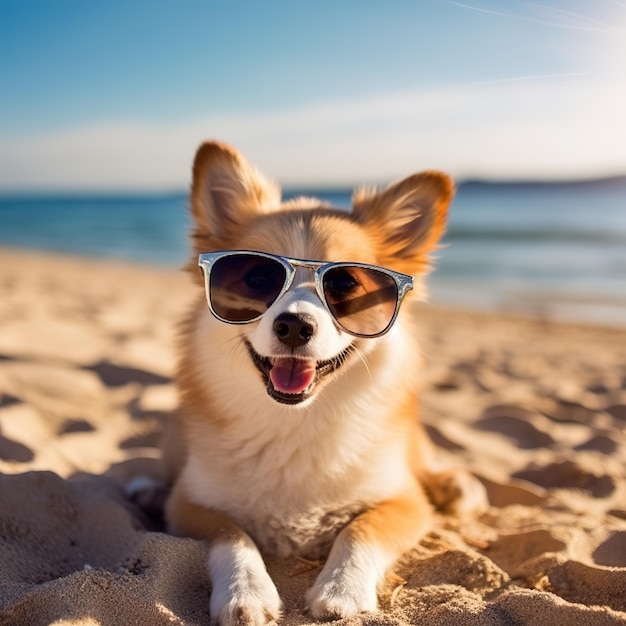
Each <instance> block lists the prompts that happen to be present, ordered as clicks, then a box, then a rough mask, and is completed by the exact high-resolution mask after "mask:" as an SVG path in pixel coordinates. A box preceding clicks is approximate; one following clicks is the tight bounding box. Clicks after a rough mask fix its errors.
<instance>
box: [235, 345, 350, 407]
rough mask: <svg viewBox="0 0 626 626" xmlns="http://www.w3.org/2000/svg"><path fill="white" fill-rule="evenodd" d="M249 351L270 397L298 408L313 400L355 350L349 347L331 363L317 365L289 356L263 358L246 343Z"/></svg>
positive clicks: (322, 362) (331, 360) (330, 361)
mask: <svg viewBox="0 0 626 626" xmlns="http://www.w3.org/2000/svg"><path fill="white" fill-rule="evenodd" d="M246 347H247V348H248V352H249V354H250V357H251V358H252V362H253V363H254V364H255V365H256V368H257V369H258V370H259V372H261V375H262V376H263V380H264V382H265V387H266V389H267V393H268V395H269V396H270V397H271V398H273V399H274V400H276V402H281V403H282V404H299V403H300V402H303V401H304V400H307V399H308V398H310V397H311V396H312V395H313V393H314V392H315V390H316V388H317V387H318V385H319V384H320V382H321V381H322V380H323V379H324V378H325V377H326V376H328V375H329V374H332V373H333V372H335V371H337V370H338V369H339V368H340V367H341V366H342V365H343V364H344V363H345V361H346V359H347V358H348V356H349V354H350V353H351V352H352V348H353V346H352V345H350V346H348V347H347V348H346V349H345V350H343V351H342V352H340V353H339V354H338V355H337V356H335V357H333V358H332V359H328V360H326V361H316V360H315V359H303V358H296V357H290V356H280V357H265V356H261V355H260V354H259V353H258V352H256V350H255V349H254V348H253V347H252V344H250V342H249V341H247V340H246Z"/></svg>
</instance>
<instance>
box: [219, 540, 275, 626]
mask: <svg viewBox="0 0 626 626" xmlns="http://www.w3.org/2000/svg"><path fill="white" fill-rule="evenodd" d="M208 566H209V575H210V577H211V582H212V584H213V590H212V592H211V619H212V621H213V622H214V623H219V624H220V626H236V625H238V624H247V625H248V626H264V625H265V624H267V623H268V622H269V621H270V620H277V619H278V618H279V615H280V608H281V601H280V598H279V596H278V591H276V587H275V586H274V583H273V582H272V579H271V578H270V576H269V574H268V573H267V570H266V569H265V565H264V563H263V559H262V558H261V555H260V554H259V551H258V550H257V548H256V547H255V545H254V543H253V542H252V540H251V539H250V538H249V537H247V536H244V537H242V538H241V539H240V540H238V541H236V542H233V543H218V544H216V545H213V546H211V548H210V551H209V560H208Z"/></svg>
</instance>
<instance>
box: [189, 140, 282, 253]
mask: <svg viewBox="0 0 626 626" xmlns="http://www.w3.org/2000/svg"><path fill="white" fill-rule="evenodd" d="M279 205H280V189H279V188H278V186H276V185H274V184H272V183H269V182H268V181H266V180H265V179H264V178H263V176H261V174H259V172H257V170H256V169H255V168H254V167H252V165H250V164H249V163H248V162H247V161H246V160H245V159H244V158H243V156H242V155H241V154H240V153H239V152H237V150H235V149H234V148H231V147H230V146H227V145H225V144H221V143H217V142H206V143H204V144H202V145H201V146H200V148H199V149H198V152H197V153H196V158H195V160H194V163H193V182H192V188H191V212H192V215H193V218H194V221H195V225H196V229H195V232H194V237H195V238H204V239H205V240H208V241H211V240H216V244H217V243H219V244H221V245H223V244H224V243H225V242H227V241H228V239H229V237H231V236H233V235H234V234H235V233H236V231H237V229H238V228H239V227H240V226H241V225H242V224H245V223H246V221H247V220H248V219H250V218H251V217H252V216H254V215H255V214H257V213H259V212H264V211H267V210H269V209H271V208H278V206H279Z"/></svg>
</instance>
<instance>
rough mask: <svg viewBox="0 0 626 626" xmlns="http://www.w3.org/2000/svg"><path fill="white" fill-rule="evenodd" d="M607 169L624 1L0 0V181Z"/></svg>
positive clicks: (158, 184) (623, 59)
mask: <svg viewBox="0 0 626 626" xmlns="http://www.w3.org/2000/svg"><path fill="white" fill-rule="evenodd" d="M205 139H219V140H221V141H224V142H226V143H230V144H231V145H233V146H235V147H236V148H238V149H239V150H241V151H242V152H243V153H244V154H245V155H246V156H247V157H248V159H249V160H250V161H252V162H253V163H254V164H256V165H257V166H258V167H259V169H261V170H262V171H263V172H264V173H265V174H266V175H268V176H269V177H270V178H273V179H275V180H277V181H278V182H280V183H282V184H283V185H286V186H291V187H298V186H299V187H308V188H314V187H332V186H348V185H354V184H380V183H385V182H389V181H391V180H395V179H398V178H401V177H404V176H407V175H409V174H411V173H413V172H416V171H419V170H422V169H433V168H436V169H442V170H446V171H448V172H450V173H452V174H453V175H454V176H455V177H456V178H457V180H463V179H467V178H496V179H576V178H589V177H601V176H610V175H620V174H625V173H626V0H555V1H553V2H526V1H521V0H508V1H507V2H503V1H501V0H500V1H497V0H462V1H458V2H457V1H451V0H413V1H409V0H385V1H384V2H383V1H382V0H379V1H372V0H360V1H357V0H343V1H338V0H318V1H317V2H315V3H301V2H297V1H294V0H291V1H289V2H288V1H284V2H276V1H273V0H265V1H263V2H259V1H258V0H255V1H254V2H252V1H247V0H240V1H236V0H233V1H232V2H217V1H214V0H203V1H201V0H182V1H180V2H176V3H175V2H172V1H170V2H165V1H162V0H150V1H147V0H107V1H106V2H85V1H84V0H56V1H55V2H51V1H49V0H0V192H14V191H69V190H79V191H85V190H94V191H125V190H133V191H135V190H136V191H162V190H163V191H165V190H184V189H186V188H187V186H188V184H189V177H190V169H191V162H192V159H193V155H194V152H195V150H196V148H197V146H198V145H199V144H200V143H201V142H202V141H203V140H205Z"/></svg>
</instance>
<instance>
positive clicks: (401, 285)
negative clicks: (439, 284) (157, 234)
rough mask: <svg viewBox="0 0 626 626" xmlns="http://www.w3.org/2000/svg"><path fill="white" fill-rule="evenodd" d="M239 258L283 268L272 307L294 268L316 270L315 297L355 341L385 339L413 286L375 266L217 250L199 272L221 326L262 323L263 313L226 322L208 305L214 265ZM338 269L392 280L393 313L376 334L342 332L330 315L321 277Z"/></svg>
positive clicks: (409, 279)
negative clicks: (358, 270)
mask: <svg viewBox="0 0 626 626" xmlns="http://www.w3.org/2000/svg"><path fill="white" fill-rule="evenodd" d="M241 255H253V256H258V257H261V258H265V259H271V260H273V261H276V262H277V263H279V264H280V265H282V266H283V267H284V268H285V282H284V284H283V287H282V289H281V290H280V292H279V294H278V295H277V296H276V298H275V299H274V301H273V302H272V305H273V304H274V302H277V301H278V300H279V299H280V298H281V297H282V296H283V295H284V294H285V292H286V291H287V290H288V289H289V287H291V284H292V283H293V279H294V277H295V275H296V268H298V267H304V268H307V269H311V270H315V290H316V291H317V295H318V297H319V298H320V300H321V301H322V304H323V305H324V308H325V309H326V310H327V311H328V313H329V314H330V316H331V317H332V319H333V320H334V322H335V324H336V325H337V326H338V327H339V328H341V330H343V331H344V332H346V333H348V334H350V335H353V336H355V337H368V338H374V337H380V336H381V335H384V334H385V333H387V332H388V331H389V329H390V328H391V327H392V326H393V324H394V322H395V321H396V318H397V317H398V312H399V310H400V305H401V304H402V301H403V300H404V297H405V296H406V294H407V293H408V292H409V291H411V289H413V284H414V279H413V276H409V275H408V274H402V273H401V272H396V271H394V270H390V269H388V268H386V267H380V266H378V265H371V264H369V263H350V262H339V263H334V262H327V261H310V260H306V259H295V258H291V257H285V256H278V255H276V254H269V253H268V252H258V251H257V250H220V251H218V252H203V253H202V254H200V256H199V257H198V266H199V267H200V268H202V271H203V274H204V288H205V293H206V299H207V304H208V305H209V309H210V311H211V313H212V314H213V315H214V317H215V318H216V319H218V320H220V321H221V322H225V323H227V324H251V323H252V322H256V321H257V320H259V319H261V317H263V315H265V313H266V311H264V312H263V313H261V314H260V315H257V316H256V317H254V318H252V319H250V320H243V321H238V320H237V321H233V320H229V319H225V318H223V317H221V316H220V315H218V314H217V312H216V311H215V309H214V308H213V304H212V302H211V282H210V281H211V270H212V269H213V267H214V265H215V263H216V262H217V261H219V260H220V259H223V258H224V257H229V256H241ZM337 267H358V268H363V269H370V270H375V271H377V272H380V273H382V274H386V275H387V276H389V277H391V278H392V279H393V280H394V282H395V284H396V287H397V297H396V306H395V309H394V311H393V315H392V317H391V319H390V320H389V323H388V324H387V326H385V328H384V329H383V330H381V331H380V332H379V333H375V334H373V335H364V334H361V333H356V332H353V331H351V330H349V329H347V328H345V327H344V326H343V324H342V323H341V322H340V321H339V320H338V319H337V318H336V317H335V315H334V314H333V312H332V310H331V309H330V307H329V305H328V302H326V296H325V295H324V283H323V279H324V275H325V274H326V272H328V271H329V270H331V269H334V268H337ZM272 305H270V306H272Z"/></svg>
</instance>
